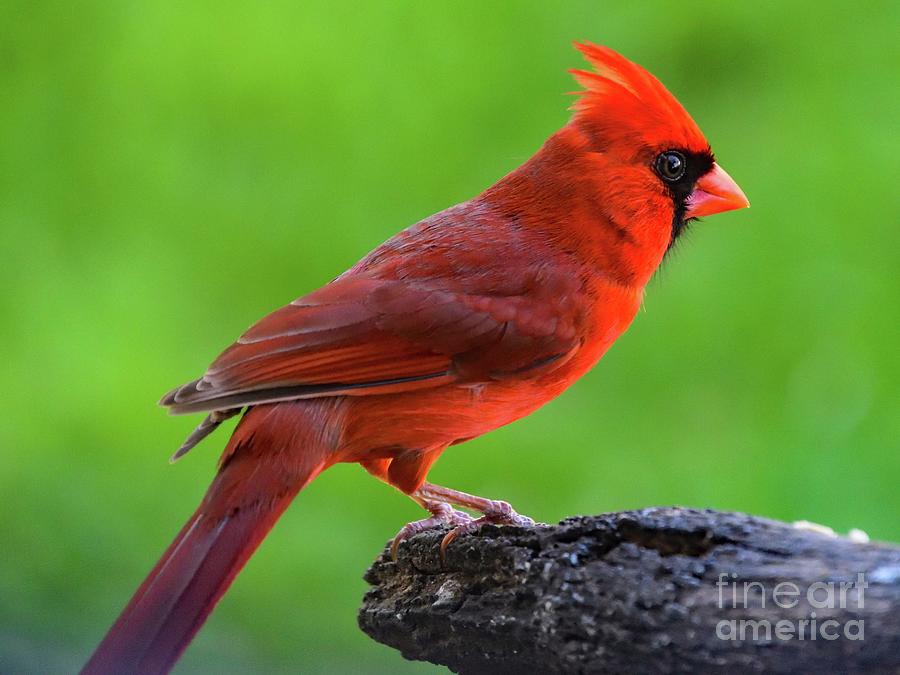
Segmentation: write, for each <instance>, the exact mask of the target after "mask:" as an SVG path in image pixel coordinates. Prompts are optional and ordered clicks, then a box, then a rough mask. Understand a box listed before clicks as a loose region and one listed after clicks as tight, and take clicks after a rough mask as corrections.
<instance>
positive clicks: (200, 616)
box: [82, 402, 330, 675]
mask: <svg viewBox="0 0 900 675" xmlns="http://www.w3.org/2000/svg"><path fill="white" fill-rule="evenodd" d="M311 403H312V402H310V403H301V402H297V403H281V404H275V405H267V406H257V407H255V408H252V409H251V410H250V411H248V412H247V414H246V415H245V416H244V418H243V419H242V420H241V423H240V424H239V425H238V428H237V429H236V430H235V433H234V435H233V436H232V438H231V440H230V442H229V443H228V447H227V448H226V449H225V453H224V454H223V456H222V461H221V465H220V469H219V473H218V474H217V475H216V478H215V480H214V481H213V483H212V485H211V486H210V487H209V490H208V491H207V493H206V496H205V497H204V498H203V501H202V502H201V504H200V506H199V507H198V508H197V511H196V512H195V513H194V515H193V516H191V518H190V519H189V520H188V521H187V523H186V524H185V525H184V527H183V528H182V529H181V532H179V533H178V536H177V537H176V538H175V541H173V542H172V544H171V545H170V546H169V548H168V549H167V550H166V552H165V553H164V554H163V556H162V558H160V560H159V562H158V563H156V566H155V567H154V568H153V570H152V571H151V572H150V574H149V575H148V576H147V578H146V579H145V580H144V583H143V584H141V586H140V588H138V590H137V592H136V593H135V594H134V597H133V598H132V599H131V601H130V602H129V603H128V605H127V606H126V607H125V609H124V610H123V611H122V614H121V615H120V616H119V618H118V619H117V620H116V622H115V624H114V625H113V627H112V628H110V630H109V632H108V633H107V634H106V637H105V638H104V639H103V641H102V642H101V643H100V645H99V646H98V647H97V649H96V651H95V652H94V654H93V655H92V656H91V658H90V660H89V661H88V663H87V664H86V665H85V667H84V669H83V670H82V675H113V674H115V675H126V674H129V673H134V674H138V673H139V674H140V675H149V674H155V673H167V672H169V670H170V669H171V668H172V666H173V665H174V664H175V662H176V661H177V660H178V657H179V656H180V655H181V653H182V652H183V651H184V650H185V648H187V646H188V644H190V642H191V639H192V638H193V637H194V635H195V634H196V633H197V631H198V630H200V627H201V626H202V625H203V622H204V621H205V620H206V618H207V616H209V613H210V612H211V611H212V610H213V607H215V605H216V603H217V602H218V601H219V598H221V597H222V595H223V594H224V593H225V591H226V590H227V589H228V587H229V586H230V585H231V582H232V581H233V580H234V578H235V576H237V574H238V572H240V570H241V568H242V567H243V566H244V564H245V563H246V562H247V560H248V559H249V558H250V556H251V555H252V554H253V552H254V551H255V550H256V548H257V547H258V546H259V544H260V542H262V540H263V539H264V538H265V536H266V534H268V532H269V530H270V529H271V528H272V526H273V525H274V524H275V521H276V520H278V517H279V516H280V515H281V514H282V513H283V512H284V510H285V509H286V508H287V507H288V505H289V504H290V503H291V501H292V500H293V498H294V497H295V496H296V494H297V493H298V492H299V491H300V490H301V489H302V488H303V487H304V486H305V485H307V484H308V483H309V482H310V481H311V480H312V479H313V478H315V477H316V476H317V475H318V474H319V473H320V472H321V471H322V470H323V469H324V468H325V467H326V466H327V465H328V459H329V456H330V450H329V449H328V448H326V447H324V446H323V443H322V441H321V438H322V436H323V434H322V433H321V426H320V425H322V424H323V422H325V423H326V424H327V420H326V419H323V418H326V417H328V416H327V415H320V414H317V413H322V412H325V411H323V410H322V409H321V406H316V405H315V404H312V405H311ZM317 408H318V409H317ZM310 413H312V414H310ZM312 418H317V419H312ZM312 425H315V426H312ZM316 427H318V430H317V429H316Z"/></svg>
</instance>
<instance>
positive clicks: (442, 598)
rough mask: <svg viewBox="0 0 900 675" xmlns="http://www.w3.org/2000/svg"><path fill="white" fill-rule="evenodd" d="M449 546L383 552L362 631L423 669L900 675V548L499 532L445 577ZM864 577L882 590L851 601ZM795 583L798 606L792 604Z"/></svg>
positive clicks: (719, 536) (460, 551)
mask: <svg viewBox="0 0 900 675" xmlns="http://www.w3.org/2000/svg"><path fill="white" fill-rule="evenodd" d="M442 535H443V532H439V531H433V532H426V533H423V534H420V535H417V536H416V537H414V538H412V539H410V540H408V541H406V542H404V543H403V544H402V545H401V547H400V551H399V556H398V559H397V562H392V561H391V559H390V557H389V556H388V555H387V553H386V551H385V552H383V553H382V555H381V556H380V557H379V558H378V559H377V560H376V561H375V563H374V564H373V565H372V567H371V568H370V569H369V571H368V572H367V574H366V577H365V578H366V581H367V582H368V583H369V584H370V585H371V589H370V590H369V591H368V592H367V593H366V596H365V599H364V602H363V606H362V608H361V609H360V612H359V624H360V627H361V628H362V629H363V630H364V631H365V632H366V633H367V634H368V635H370V636H371V637H372V638H374V639H375V640H378V641H379V642H383V643H385V644H387V645H390V646H392V647H395V648H396V649H399V650H400V651H401V652H402V653H403V655H404V656H405V657H406V658H408V659H417V660H424V661H430V662H432V663H437V664H443V665H446V666H448V667H449V668H450V669H451V670H453V671H455V672H459V673H470V674H471V673H490V674H491V675H500V674H502V673H517V674H518V673H672V672H693V673H706V672H723V671H731V672H733V673H744V672H765V673H769V672H773V673H807V672H835V673H838V672H840V673H849V672H854V673H855V672H867V673H900V547H896V546H889V545H885V544H867V543H856V542H853V541H850V540H848V539H846V538H843V537H834V536H828V535H826V534H822V533H818V532H812V531H808V530H803V529H798V528H796V527H793V526H791V525H788V524H785V523H780V522H776V521H772V520H766V519H763V518H756V517H753V516H748V515H745V514H740V513H724V512H717V511H698V510H692V509H681V508H650V509H643V510H640V511H627V512H623V513H613V514H606V515H600V516H579V517H575V518H569V519H567V520H564V521H563V522H562V523H560V524H559V525H554V526H545V527H536V528H530V529H529V528H518V527H494V526H487V527H485V528H483V529H482V530H481V531H479V532H478V533H476V534H474V535H470V536H466V537H460V538H458V539H457V540H456V541H454V542H453V543H452V544H451V545H450V547H449V548H448V550H447V556H446V561H445V562H444V563H443V564H442V563H441V560H440V558H439V555H438V544H439V542H440V539H441V536H442ZM859 573H863V574H864V578H865V582H866V583H867V584H868V586H867V587H864V588H863V589H862V596H861V597H860V595H859V591H858V590H854V589H853V588H851V587H849V586H846V587H845V592H844V601H843V602H842V601H841V597H840V595H841V593H840V583H841V582H845V584H848V583H849V582H856V581H857V580H858V576H857V575H858V574H859ZM733 575H737V576H736V577H735V576H733ZM717 582H718V583H719V584H720V585H719V586H717ZM745 582H748V583H749V582H757V584H756V585H753V586H750V587H748V588H747V591H746V592H745V591H744V583H745ZM782 582H789V583H791V584H794V585H795V586H796V589H797V593H796V594H794V593H793V588H792V587H791V586H788V585H783V586H781V587H779V588H778V590H779V591H780V592H779V594H778V595H777V601H776V596H774V595H773V593H774V592H775V591H776V586H777V585H778V584H779V583H782ZM817 582H821V584H820V585H817ZM732 583H734V584H736V585H732ZM810 595H811V597H810ZM794 602H796V606H793V607H791V606H790V605H791V604H793V603H794ZM763 604H764V606H763ZM823 604H824V605H826V606H822V605H823ZM828 605H830V606H828ZM841 605H843V607H842V606H841ZM748 619H749V620H755V621H762V622H763V623H762V624H757V625H756V630H758V631H759V632H758V633H757V635H756V636H754V634H753V630H754V625H753V624H746V623H744V624H741V621H742V620H748ZM803 620H806V621H807V622H811V621H812V620H815V621H816V622H817V623H816V624H812V623H807V624H805V625H804V624H802V623H800V622H801V621H803ZM829 620H832V621H834V622H836V623H829V624H825V623H824V622H826V621H829ZM721 622H724V623H721ZM766 622H768V625H769V627H770V629H771V631H772V632H771V638H770V639H766V633H765V623H766ZM778 622H782V624H781V626H782V628H781V631H782V632H781V636H780V637H779V635H778V633H777V632H776V627H777V625H778ZM859 622H862V623H859ZM742 625H743V626H744V629H743V630H744V634H743V639H740V638H741V637H742V636H741V634H740V632H739V631H741V626H742ZM788 626H790V627H792V629H791V630H790V631H789V630H788ZM823 626H824V633H823V632H822V630H823ZM732 627H733V628H732ZM801 630H802V632H803V636H804V639H800V633H801ZM860 631H862V635H861V637H862V638H863V639H850V637H855V638H858V637H860ZM813 633H815V636H816V638H815V639H814V640H813V639H811V636H812V635H813ZM831 635H837V638H836V639H826V638H825V637H824V636H831ZM848 635H849V637H848ZM731 636H734V637H735V639H723V637H724V638H729V637H731ZM754 637H757V639H754Z"/></svg>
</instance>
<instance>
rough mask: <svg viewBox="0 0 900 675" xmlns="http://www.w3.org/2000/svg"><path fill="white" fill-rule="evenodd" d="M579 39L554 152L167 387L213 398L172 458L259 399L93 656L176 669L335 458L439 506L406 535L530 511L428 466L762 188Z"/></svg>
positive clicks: (543, 386) (592, 344)
mask: <svg viewBox="0 0 900 675" xmlns="http://www.w3.org/2000/svg"><path fill="white" fill-rule="evenodd" d="M576 46H577V47H578V49H580V50H581V52H582V53H583V54H584V56H585V57H586V58H587V60H588V62H589V63H590V64H591V66H593V70H592V71H585V70H576V71H573V73H574V75H575V78H576V79H577V80H578V82H579V83H580V84H581V85H582V86H583V87H584V89H585V91H583V92H581V94H580V97H579V99H578V101H577V103H576V104H575V106H574V115H573V116H572V119H571V120H570V121H569V123H568V124H566V125H565V126H564V127H563V128H562V129H560V130H559V131H558V132H556V133H555V134H553V136H551V137H550V138H549V139H548V140H547V142H546V143H544V145H543V147H542V148H541V149H540V150H539V151H538V152H537V154H535V155H534V156H533V157H532V158H531V159H529V160H528V161H527V162H525V164H523V165H522V166H520V167H519V168H517V169H515V170H514V171H513V172H512V173H510V174H509V175H507V176H505V177H504V178H502V179H501V180H500V181H499V182H497V183H496V184H495V185H493V186H492V187H490V188H488V189H487V190H486V191H484V192H483V193H481V194H480V195H478V196H477V197H475V198H474V199H471V200H470V201H467V202H465V203H463V204H459V205H457V206H453V207H451V208H449V209H447V210H445V211H442V212H440V213H438V214H436V215H433V216H431V217H430V218H426V219H425V220H423V221H421V222H419V223H416V224H415V225H413V226H411V227H409V228H407V229H406V230H404V231H402V232H400V233H399V234H398V235H396V236H395V237H393V238H391V239H389V240H388V241H387V242H385V243H384V244H382V245H381V246H379V247H378V248H377V249H375V250H374V251H373V252H372V253H370V254H369V255H367V256H366V257H365V258H363V259H362V260H361V261H360V262H359V263H357V264H356V265H355V266H354V267H353V268H351V269H350V270H348V271H347V272H345V273H344V274H343V275H341V276H340V277H338V278H337V279H335V280H334V281H332V282H331V283H329V284H327V285H326V286H323V287H322V288H320V289H319V290H317V291H314V292H312V293H310V294H309V295H306V296H304V297H302V298H299V299H298V300H295V301H294V302H292V303H291V304H289V305H287V306H286V307H282V308H281V309H279V310H277V311H275V312H273V313H272V314H270V315H268V316H267V317H265V318H264V319H262V320H261V321H260V322H259V323H257V324H255V325H254V326H252V327H251V328H250V329H249V330H248V331H247V332H246V333H244V334H243V335H242V336H241V337H239V338H238V340H237V342H235V343H234V344H233V345H231V346H230V347H229V348H228V349H226V350H225V351H224V352H223V353H222V355H221V356H219V357H218V358H217V359H216V360H215V361H214V362H213V363H212V365H211V366H210V367H209V368H208V369H207V370H206V372H205V373H204V375H203V376H202V377H201V378H199V379H197V380H194V381H192V382H189V383H188V384H185V385H183V386H181V387H178V388H177V389H175V390H173V391H171V392H170V393H168V394H167V395H166V396H165V397H164V398H163V399H162V405H164V406H167V407H168V408H169V409H170V411H171V412H173V413H176V414H182V413H195V412H205V413H208V414H207V417H206V418H205V419H204V420H203V422H202V423H201V424H200V426H199V427H197V430H196V431H194V433H193V434H191V436H190V437H189V438H188V439H187V440H186V441H185V443H184V445H183V446H182V447H181V448H180V449H179V450H178V452H177V453H175V458H177V457H179V456H181V455H183V454H184V453H185V452H187V451H188V450H189V449H190V448H192V447H193V446H194V445H196V444H197V443H198V442H199V441H200V440H201V439H203V438H204V437H205V436H206V435H207V434H209V433H210V432H212V431H213V430H214V429H215V428H216V426H218V425H219V424H220V423H221V422H222V421H223V420H224V419H227V418H229V417H231V416H233V415H237V414H239V413H241V411H244V415H243V418H242V419H241V421H240V423H239V424H238V426H237V429H236V430H235V432H234V434H233V435H232V437H231V439H230V441H229V442H228V445H227V447H226V448H225V452H224V454H223V455H222V459H221V460H220V462H219V471H218V474H217V475H216V477H215V479H214V480H213V483H212V485H211V486H210V488H209V491H208V492H207V493H206V496H205V497H204V498H203V501H202V502H201V504H200V506H199V507H198V508H197V511H196V512H195V513H194V515H193V516H191V518H190V519H189V520H188V521H187V523H186V524H185V526H184V527H183V528H182V530H181V532H180V533H179V534H178V536H177V537H176V538H175V541H174V542H172V544H171V546H169V548H168V550H167V551H166V552H165V554H163V556H162V558H161V559H160V561H159V562H158V563H157V565H156V567H154V568H153V570H152V571H151V572H150V575H149V576H148V577H147V579H146V580H145V581H144V583H143V584H142V585H141V587H140V588H139V589H138V590H137V593H135V595H134V597H133V598H132V599H131V602H130V603H129V604H128V606H127V607H126V608H125V610H124V611H123V612H122V615H121V616H120V617H119V619H118V620H117V621H116V623H115V625H113V627H112V628H111V629H110V631H109V633H108V634H107V635H106V637H105V638H104V640H103V642H101V643H100V646H99V647H98V648H97V650H96V651H95V652H94V654H93V656H92V657H91V659H90V661H89V662H88V663H87V665H86V666H85V668H84V671H83V672H84V673H89V674H96V673H116V674H119V675H121V674H122V673H165V672H168V671H169V670H170V668H171V667H172V666H173V664H174V663H175V661H176V660H177V659H178V657H179V655H180V654H181V653H182V651H183V650H184V649H185V648H186V647H187V645H188V644H189V643H190V641H191V639H192V638H193V636H194V634H195V633H196V632H197V631H198V630H199V629H200V626H201V625H202V624H203V622H204V620H205V619H206V617H207V616H208V615H209V613H210V612H211V611H212V609H213V607H214V606H215V604H216V602H217V601H218V600H219V598H220V597H221V596H222V594H223V593H224V592H225V590H226V589H227V588H228V586H229V584H231V582H232V580H233V579H234V577H235V575H237V573H238V571H239V570H240V569H241V567H242V566H243V565H244V563H246V562H247V559H248V558H249V557H250V555H251V554H252V553H253V551H254V550H255V549H256V547H257V546H259V544H260V542H261V541H262V539H263V537H265V536H266V534H267V533H268V531H269V529H270V528H271V527H272V526H273V525H274V524H275V521H276V520H277V519H278V517H279V516H280V515H281V514H282V512H283V511H284V510H285V509H286V508H287V506H288V505H289V504H290V503H291V500H293V499H294V497H295V496H296V494H297V493H298V492H299V491H300V490H301V489H302V488H303V487H304V486H306V485H307V484H308V483H309V482H310V481H311V480H312V479H313V478H315V477H316V476H317V475H319V473H320V472H321V471H323V470H325V469H327V468H328V467H330V466H331V465H333V464H336V463H338V462H357V463H359V464H361V465H362V466H363V467H364V468H365V469H366V470H367V471H369V472H370V473H371V474H373V475H374V476H376V477H377V478H380V479H381V480H383V481H385V482H387V483H389V484H391V485H393V486H394V487H396V488H397V489H399V490H401V491H402V492H404V493H405V494H407V495H409V496H410V497H411V498H412V499H414V500H415V501H416V502H418V503H419V504H421V505H422V508H424V509H425V510H426V511H428V512H429V514H430V517H428V518H426V519H424V520H420V521H417V522H415V523H410V524H409V525H407V526H406V527H404V528H403V529H402V530H400V533H399V534H398V535H397V538H396V540H395V549H396V545H397V544H398V543H400V542H401V541H402V540H403V539H404V538H405V537H408V536H409V535H410V534H412V533H414V532H417V531H419V530H422V529H425V528H430V527H434V526H438V525H442V524H449V525H451V526H453V527H455V529H454V530H451V533H450V534H449V535H447V537H446V538H445V540H444V542H443V544H442V550H443V547H446V545H447V544H448V543H450V541H451V540H452V539H453V537H454V536H458V535H460V534H465V533H467V532H471V531H472V530H474V529H476V528H477V527H479V526H480V525H482V524H483V523H487V522H490V523H515V524H530V523H532V521H531V520H530V519H529V518H525V517H524V516H520V515H518V514H517V513H516V512H515V511H513V510H512V508H511V507H510V506H509V504H507V503H505V502H501V501H493V500H490V499H483V498H481V497H475V496H473V495H469V494H465V493H463V492H458V491H456V490H450V489H448V488H444V487H439V486H437V485H433V484H431V483H427V482H425V478H426V476H427V474H428V469H429V468H430V467H431V465H432V464H433V463H434V462H435V460H437V458H438V457H439V456H440V455H441V453H442V452H443V451H444V450H445V449H446V448H447V447H448V446H450V445H454V444H456V443H462V442H464V441H467V440H469V439H472V438H475V437H477V436H481V435H482V434H484V433H487V432H488V431H491V430H492V429H496V428H497V427H500V426H502V425H504V424H509V423H510V422H513V421H514V420H517V419H519V418H520V417H524V416H525V415H528V414H529V413H531V412H534V411H535V410H537V409H538V408H539V407H541V406H542V405H544V404H545V403H547V402H548V401H550V400H551V399H553V398H554V397H556V396H558V395H559V394H560V393H562V392H563V391H564V390H565V389H566V388H567V387H568V386H569V385H571V384H572V383H573V382H574V381H575V380H576V379H578V378H579V377H581V376H582V375H584V374H585V373H586V372H587V371H588V370H590V368H591V367H592V366H593V365H594V364H595V363H597V361H598V360H599V359H600V357H601V356H603V353H604V352H605V351H606V350H607V349H609V347H610V345H612V343H613V342H614V341H615V340H616V338H618V337H619V335H621V334H622V332H623V331H624V330H625V329H626V328H627V327H628V325H629V324H630V323H631V321H632V319H633V318H634V316H635V313H636V312H637V310H638V307H640V305H641V300H642V298H643V295H644V287H645V286H646V284H647V282H648V280H649V279H650V277H651V276H652V275H653V273H654V271H655V270H656V268H657V267H658V266H659V264H660V262H661V261H662V259H663V257H664V256H665V254H666V252H667V251H668V250H669V249H670V248H671V247H672V244H673V243H674V242H675V241H676V239H677V238H678V236H679V235H680V234H681V233H682V232H683V231H684V229H685V227H686V226H687V224H688V223H689V222H691V221H692V220H694V219H695V218H697V217H698V216H708V215H712V214H714V213H720V212H722V211H728V210H731V209H740V208H744V207H746V206H748V205H749V203H748V201H747V198H746V197H745V196H744V194H743V193H742V192H741V190H740V188H739V187H738V186H737V185H736V184H735V182H734V181H733V180H732V179H731V178H730V177H729V176H728V174H727V173H725V171H724V170H723V169H722V168H721V167H719V165H718V164H717V163H716V161H715V158H714V157H713V154H712V151H711V150H710V146H709V143H707V141H706V139H705V138H704V137H703V134H702V133H701V132H700V129H699V128H698V127H697V125H696V124H695V123H694V121H693V120H692V119H691V117H690V116H689V115H688V114H687V112H686V111H685V110H684V108H682V107H681V105H680V104H679V103H678V101H676V100H675V98H674V97H673V96H672V95H671V94H670V93H669V92H668V91H667V90H666V89H665V88H664V87H663V85H662V84H660V82H659V81H658V80H657V79H656V78H654V77H653V76H652V75H650V73H648V72H647V71H645V70H644V69H643V68H641V67H640V66H638V65H636V64H634V63H632V62H631V61H628V60H627V59H625V58H624V57H622V56H620V55H619V54H617V53H616V52H614V51H612V50H611V49H608V48H606V47H599V46H597V45H593V44H578V45H576ZM454 507H464V508H466V509H470V510H473V511H476V512H478V513H480V514H481V517H479V518H477V519H473V518H472V517H470V516H468V515H466V514H465V513H463V512H461V511H457V510H456V509H455V508H454Z"/></svg>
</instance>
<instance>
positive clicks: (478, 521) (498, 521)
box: [441, 500, 535, 561]
mask: <svg viewBox="0 0 900 675" xmlns="http://www.w3.org/2000/svg"><path fill="white" fill-rule="evenodd" d="M489 524H490V525H518V526H519V527H531V526H532V525H534V524H535V522H534V520H532V519H531V518H529V517H528V516H523V515H521V514H519V513H516V512H515V510H514V509H513V507H512V506H510V505H509V502H502V501H495V500H487V502H486V504H484V506H483V510H482V515H481V517H480V518H475V519H471V518H470V519H469V522H467V523H461V524H460V525H457V526H456V527H454V528H453V529H452V530H450V531H449V532H448V533H447V534H446V536H444V538H443V540H442V541H441V561H444V559H445V556H446V552H447V547H448V546H449V545H450V544H451V543H452V542H453V540H454V539H456V538H457V537H460V536H462V535H466V534H472V533H473V532H475V531H477V530H479V529H481V528H482V527H483V526H484V525H489Z"/></svg>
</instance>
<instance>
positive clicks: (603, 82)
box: [569, 42, 709, 151]
mask: <svg viewBox="0 0 900 675" xmlns="http://www.w3.org/2000/svg"><path fill="white" fill-rule="evenodd" d="M575 47H576V48H577V49H578V50H579V51H580V52H581V53H582V54H583V55H584V57H585V58H586V59H587V61H588V63H590V64H591V66H593V68H594V70H592V71H591V70H579V69H573V70H571V71H569V72H571V73H572V75H574V76H575V80H576V81H577V82H578V84H580V85H581V86H582V87H584V91H581V92H577V94H578V97H579V98H578V100H577V101H576V102H575V104H574V105H573V106H572V108H573V110H574V111H575V119H576V120H582V121H585V122H588V123H589V124H590V125H591V126H592V127H593V128H594V129H595V130H596V131H598V132H599V133H600V134H601V135H607V134H608V135H610V136H613V137H618V136H622V135H625V134H628V135H632V136H636V137H637V139H639V140H640V141H642V142H643V143H644V144H645V145H649V146H651V147H656V146H659V145H665V144H670V145H671V146H672V147H680V148H685V149H689V150H696V151H702V150H705V149H707V148H708V147H709V144H708V143H707V141H706V139H705V138H704V136H703V133H702V132H701V131H700V129H699V127H698V126H697V124H696V123H695V122H694V120H693V119H692V118H691V116H690V115H689V114H688V113H687V111H686V110H685V109H684V108H683V107H682V105H681V104H680V103H679V102H678V100H677V99H676V98H675V97H674V96H672V94H671V93H670V92H669V90H668V89H666V88H665V87H664V86H663V84H662V83H661V82H660V81H659V80H657V79H656V78H655V77H653V75H651V74H650V73H648V72H647V71H646V70H644V69H643V68H641V67H640V66H639V65H638V64H636V63H633V62H632V61H629V60H628V59H626V58H625V57H624V56H622V55H621V54H619V53H617V52H615V51H613V50H612V49H610V48H609V47H602V46H600V45H595V44H592V43H590V42H576V43H575Z"/></svg>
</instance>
